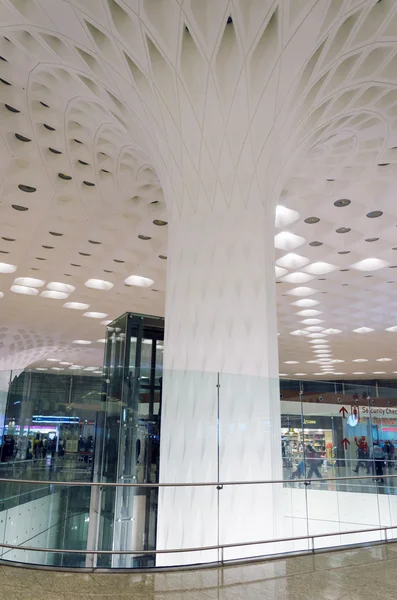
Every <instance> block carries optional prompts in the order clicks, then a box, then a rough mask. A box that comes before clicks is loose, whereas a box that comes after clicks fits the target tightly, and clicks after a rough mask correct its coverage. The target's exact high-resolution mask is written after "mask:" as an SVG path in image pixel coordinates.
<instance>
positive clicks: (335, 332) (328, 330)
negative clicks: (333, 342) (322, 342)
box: [324, 329, 342, 335]
mask: <svg viewBox="0 0 397 600" xmlns="http://www.w3.org/2000/svg"><path fill="white" fill-rule="evenodd" d="M324 333H326V334H327V335H336V334H337V333H342V330H341V329H324Z"/></svg>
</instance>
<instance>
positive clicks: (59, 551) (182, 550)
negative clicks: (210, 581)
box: [0, 525, 397, 555]
mask: <svg viewBox="0 0 397 600" xmlns="http://www.w3.org/2000/svg"><path fill="white" fill-rule="evenodd" d="M390 529H397V525H389V526H384V527H371V528H367V529H352V530H351V531H338V532H332V533H317V534H313V535H301V536H296V537H286V538H273V539H270V540H259V541H254V542H252V541H251V542H233V543H230V544H219V545H213V546H198V547H193V548H167V549H164V550H70V549H66V548H65V549H60V548H38V547H35V546H16V545H15V544H1V543H0V548H8V549H10V550H30V551H33V552H52V553H54V554H63V553H65V554H90V555H94V554H112V555H113V554H137V555H143V554H180V553H186V552H206V551H209V550H224V549H225V548H239V547H241V546H259V545H261V544H275V543H282V542H295V541H300V540H313V541H314V540H315V539H317V538H323V537H335V536H336V535H352V534H354V533H368V532H373V531H385V541H386V542H387V541H388V540H387V535H386V531H388V530H390Z"/></svg>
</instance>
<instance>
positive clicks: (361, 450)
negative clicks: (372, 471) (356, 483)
mask: <svg viewBox="0 0 397 600" xmlns="http://www.w3.org/2000/svg"><path fill="white" fill-rule="evenodd" d="M356 445H357V458H358V460H357V466H356V468H355V469H353V471H354V473H358V472H359V469H360V467H366V469H367V475H368V474H369V463H368V444H367V442H366V441H365V439H364V438H358V440H356Z"/></svg>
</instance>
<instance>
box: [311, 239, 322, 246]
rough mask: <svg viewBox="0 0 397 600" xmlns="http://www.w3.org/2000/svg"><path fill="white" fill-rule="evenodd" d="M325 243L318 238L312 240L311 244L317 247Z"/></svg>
mask: <svg viewBox="0 0 397 600" xmlns="http://www.w3.org/2000/svg"><path fill="white" fill-rule="evenodd" d="M322 245H323V243H322V242H318V241H317V240H314V242H310V244H309V246H313V247H314V248H317V247H318V246H322Z"/></svg>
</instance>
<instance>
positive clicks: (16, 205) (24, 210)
mask: <svg viewBox="0 0 397 600" xmlns="http://www.w3.org/2000/svg"><path fill="white" fill-rule="evenodd" d="M11 206H12V208H13V209H14V210H18V211H19V212H26V211H27V210H29V209H28V207H27V206H21V205H20V204H12V205H11Z"/></svg>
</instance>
